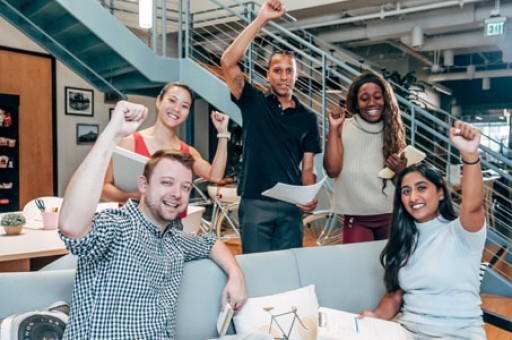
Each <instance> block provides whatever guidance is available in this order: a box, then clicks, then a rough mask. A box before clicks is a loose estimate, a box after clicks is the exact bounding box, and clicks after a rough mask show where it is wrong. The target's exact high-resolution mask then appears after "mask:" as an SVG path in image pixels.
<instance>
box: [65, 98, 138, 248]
mask: <svg viewBox="0 0 512 340" xmlns="http://www.w3.org/2000/svg"><path fill="white" fill-rule="evenodd" d="M146 116H147V109H146V108H145V107H144V106H142V105H139V104H133V103H129V102H125V101H120V102H118V103H117V105H116V107H115V109H114V112H113V114H112V119H111V120H110V122H109V124H108V125H107V127H106V128H105V130H104V131H103V133H101V135H100V136H99V137H98V140H97V141H96V143H95V144H94V146H93V147H92V149H91V151H90V152H89V154H88V155H87V156H86V158H85V159H84V161H83V162H82V163H81V164H80V166H79V167H78V169H77V170H76V172H75V173H74V175H73V177H72V178H71V180H70V182H69V185H68V187H67V189H66V193H65V194H64V200H63V202H62V208H61V211H60V216H59V228H60V230H61V232H62V234H63V235H64V236H66V237H69V238H75V239H76V238H81V237H83V236H85V235H87V233H88V232H89V230H90V228H91V223H92V219H93V217H94V213H95V212H96V206H97V204H98V201H99V199H100V196H101V191H102V188H103V182H102V181H101V180H99V179H100V178H104V177H105V174H106V172H107V168H108V166H109V163H110V159H111V157H112V154H113V152H114V148H115V146H116V145H117V144H118V142H119V141H120V140H121V138H122V137H124V136H127V135H129V134H131V133H133V132H134V131H135V130H136V129H137V128H138V127H139V126H140V124H141V123H142V122H143V121H144V119H146Z"/></svg>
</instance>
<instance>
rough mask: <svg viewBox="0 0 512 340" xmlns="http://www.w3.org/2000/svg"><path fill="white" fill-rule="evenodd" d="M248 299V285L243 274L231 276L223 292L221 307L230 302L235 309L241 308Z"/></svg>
mask: <svg viewBox="0 0 512 340" xmlns="http://www.w3.org/2000/svg"><path fill="white" fill-rule="evenodd" d="M246 301H247V287H246V285H245V280H244V277H243V274H241V273H240V275H235V276H234V277H232V276H230V277H229V279H228V282H227V283H226V287H225V288H224V292H223V293H222V301H221V308H222V309H224V306H225V305H226V302H229V304H230V305H231V307H233V310H234V311H235V312H236V311H238V310H240V309H241V308H242V307H243V306H244V304H245V302H246Z"/></svg>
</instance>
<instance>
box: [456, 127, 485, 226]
mask: <svg viewBox="0 0 512 340" xmlns="http://www.w3.org/2000/svg"><path fill="white" fill-rule="evenodd" d="M450 140H451V141H452V143H453V145H454V146H455V147H456V148H457V150H458V151H459V153H460V155H461V157H462V159H463V162H462V164H463V165H462V171H463V176H462V178H461V191H462V202H461V204H460V222H461V224H462V227H463V228H464V229H466V230H467V231H471V232H476V231H478V230H480V229H482V227H483V226H484V224H485V223H484V222H485V213H484V210H483V202H484V183H483V177H482V168H481V166H480V162H479V158H478V146H479V145H480V131H479V130H478V129H477V128H475V127H473V126H471V125H470V124H467V123H464V122H462V121H457V122H455V124H454V127H452V128H450ZM475 162H477V163H476V164H467V163H475Z"/></svg>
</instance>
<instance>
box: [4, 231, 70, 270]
mask: <svg viewBox="0 0 512 340" xmlns="http://www.w3.org/2000/svg"><path fill="white" fill-rule="evenodd" d="M67 253H68V251H67V250H66V247H65V245H64V242H62V240H61V239H60V237H59V235H58V233H57V230H42V229H28V227H27V228H24V229H23V231H22V232H21V234H20V235H15V236H7V235H6V234H5V232H4V230H3V228H1V230H0V272H26V271H30V270H34V269H35V268H34V264H35V263H37V262H38V261H39V263H42V262H44V260H45V259H46V262H48V260H53V259H55V258H56V257H59V256H62V255H65V254H67ZM41 261H42V262H41Z"/></svg>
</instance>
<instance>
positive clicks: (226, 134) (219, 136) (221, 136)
mask: <svg viewBox="0 0 512 340" xmlns="http://www.w3.org/2000/svg"><path fill="white" fill-rule="evenodd" d="M217 138H227V139H228V140H230V139H231V132H225V133H218V134H217Z"/></svg>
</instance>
